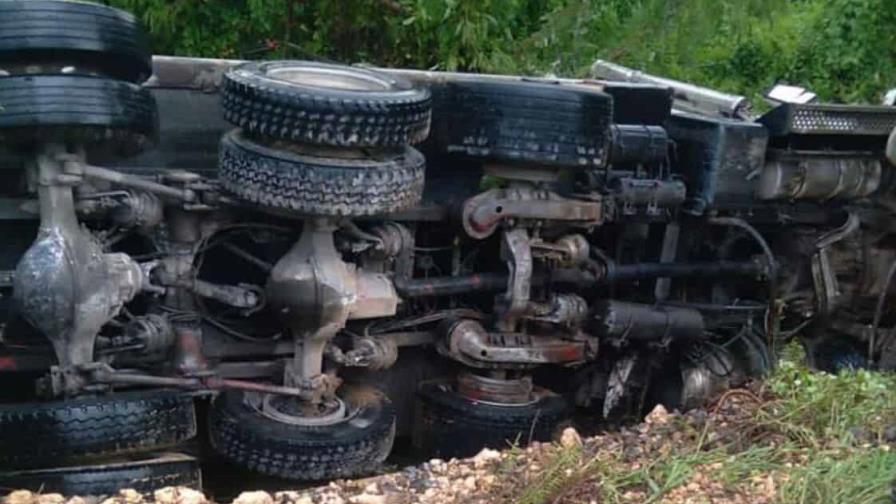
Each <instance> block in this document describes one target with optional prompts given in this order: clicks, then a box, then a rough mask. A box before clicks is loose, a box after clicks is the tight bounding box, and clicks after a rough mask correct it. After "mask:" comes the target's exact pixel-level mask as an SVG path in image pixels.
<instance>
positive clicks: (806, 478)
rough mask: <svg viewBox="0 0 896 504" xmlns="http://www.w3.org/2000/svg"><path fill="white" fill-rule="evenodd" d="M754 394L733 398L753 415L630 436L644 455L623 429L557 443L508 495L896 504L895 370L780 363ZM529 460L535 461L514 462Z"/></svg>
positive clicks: (518, 498) (531, 501) (530, 502)
mask: <svg viewBox="0 0 896 504" xmlns="http://www.w3.org/2000/svg"><path fill="white" fill-rule="evenodd" d="M759 395H760V396H762V399H763V401H762V402H761V404H754V403H751V402H747V403H744V404H743V405H742V406H738V408H741V407H742V408H747V409H748V410H749V411H747V409H742V410H740V413H738V412H737V411H735V413H734V414H733V416H725V415H720V416H718V417H716V416H711V417H709V418H710V419H709V421H707V422H706V423H705V424H703V425H702V427H701V426H695V425H693V423H692V422H690V421H688V420H687V418H688V417H687V416H672V417H670V420H669V425H665V426H661V427H659V428H658V429H654V428H653V427H651V428H650V429H645V428H643V427H642V428H641V430H640V431H638V432H639V434H638V437H637V439H636V441H635V442H634V445H635V446H641V450H642V451H643V453H642V454H641V456H638V457H631V456H629V455H627V454H626V453H625V452H626V450H630V449H631V446H633V443H632V442H631V440H628V441H625V440H623V441H621V442H617V441H614V439H613V438H616V437H620V436H624V434H613V435H609V436H605V438H606V439H605V440H604V441H601V443H602V444H600V445H598V446H596V447H590V448H589V444H588V443H586V445H585V447H583V448H579V447H570V448H564V447H561V446H557V445H553V446H551V447H550V448H547V449H546V451H545V453H544V454H543V457H542V459H541V461H540V462H538V463H539V465H540V466H541V470H539V471H533V472H532V474H531V476H530V477H529V478H528V480H527V484H526V485H525V486H524V488H522V489H521V490H520V491H518V492H517V493H516V494H515V495H514V497H513V499H512V500H513V501H514V502H520V503H524V504H535V503H541V502H591V501H597V502H602V503H623V502H646V503H658V502H670V503H672V502H714V500H713V498H723V497H724V498H728V499H731V500H729V501H726V502H750V503H759V502H767V503H776V504H777V503H780V504H813V503H825V504H838V503H843V504H847V503H849V504H853V503H862V504H865V503H868V504H874V503H881V504H883V503H889V502H892V501H891V500H890V497H889V492H890V491H891V484H892V483H893V481H894V479H896V442H894V437H896V376H894V375H892V374H881V373H873V372H869V371H864V370H860V371H854V372H846V373H840V374H837V375H831V374H826V373H818V372H812V371H809V370H808V369H806V368H805V367H804V366H802V365H799V364H795V363H794V362H792V361H785V362H783V363H782V364H781V365H780V366H779V367H778V368H777V369H776V370H775V371H774V373H773V374H772V375H771V376H770V377H768V379H767V380H766V381H765V382H764V384H763V385H762V390H761V391H760V394H759ZM608 443H609V444H608ZM614 443H615V444H614ZM638 443H641V444H640V445H638ZM522 454H523V452H521V451H518V452H517V454H516V455H514V457H512V458H515V457H517V456H519V457H522ZM525 464H530V465H531V464H532V462H531V460H525V461H520V462H519V465H520V467H522V466H523V465H525ZM687 499H690V500H687ZM738 499H740V500H738Z"/></svg>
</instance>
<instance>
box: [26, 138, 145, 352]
mask: <svg viewBox="0 0 896 504" xmlns="http://www.w3.org/2000/svg"><path fill="white" fill-rule="evenodd" d="M69 156H70V155H68V154H67V153H66V152H65V149H64V148H63V147H62V146H59V145H49V146H46V147H45V149H44V151H43V152H42V153H40V154H39V155H38V157H37V159H36V163H35V164H33V165H32V167H31V170H32V171H33V172H34V179H35V180H37V182H38V197H39V200H40V214H41V223H40V228H39V230H38V236H37V238H36V239H35V241H34V243H33V244H32V246H31V247H30V248H29V249H28V251H26V252H25V254H24V255H23V256H22V258H21V260H20V261H19V264H18V266H17V267H16V273H15V278H14V282H13V283H14V289H13V292H14V296H15V300H16V302H17V303H18V305H19V308H20V313H21V314H22V315H23V316H24V317H25V318H26V319H27V320H28V321H29V322H30V323H31V324H32V325H33V326H34V327H36V328H37V329H39V330H40V331H41V332H42V333H43V334H44V335H45V336H46V337H47V338H48V339H49V340H50V342H51V343H52V344H53V348H54V350H55V352H56V356H57V358H58V361H59V364H60V365H61V366H64V367H70V366H77V365H82V364H87V363H90V362H92V361H93V350H94V343H95V341H96V335H97V333H98V332H99V330H100V328H101V327H102V326H103V325H105V324H106V323H107V322H108V321H109V320H111V319H112V317H114V316H115V315H116V314H117V313H118V311H119V310H120V309H121V306H122V305H123V304H124V303H125V302H127V301H129V300H130V299H131V298H133V297H134V296H135V295H136V294H137V292H139V291H140V290H141V288H142V287H143V284H144V278H143V273H142V271H141V269H140V267H139V266H138V265H137V263H136V262H134V261H133V260H132V259H131V258H130V257H128V256H127V255H125V254H122V253H115V254H106V253H103V251H102V249H101V247H100V245H99V243H98V242H97V241H96V240H95V239H94V238H93V237H92V236H91V235H90V233H88V232H87V231H86V230H85V229H83V228H81V227H80V226H79V224H78V221H77V219H76V217H75V206H74V198H73V194H72V185H74V184H77V183H78V182H79V179H78V178H77V177H74V178H73V177H70V176H69V175H68V174H66V173H65V172H64V169H63V161H62V160H61V158H66V157H69Z"/></svg>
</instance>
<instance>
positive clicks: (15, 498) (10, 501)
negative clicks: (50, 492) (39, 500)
mask: <svg viewBox="0 0 896 504" xmlns="http://www.w3.org/2000/svg"><path fill="white" fill-rule="evenodd" d="M32 501H34V494H33V493H31V492H29V491H28V490H16V491H15V492H12V493H10V494H9V495H7V496H6V497H4V498H3V503H4V504H31V502H32Z"/></svg>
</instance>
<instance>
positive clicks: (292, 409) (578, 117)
mask: <svg viewBox="0 0 896 504" xmlns="http://www.w3.org/2000/svg"><path fill="white" fill-rule="evenodd" d="M0 32H2V34H3V37H0V149H2V150H0V178H2V180H3V184H2V185H0V191H2V195H0V226H2V227H3V231H2V233H3V236H4V237H5V238H4V240H3V248H2V254H0V257H2V260H3V264H2V265H0V288H2V289H3V296H2V297H0V303H2V306H3V314H4V320H3V333H2V340H0V381H2V383H3V387H2V393H3V403H2V404H0V465H2V470H3V471H4V472H3V473H2V474H0V481H2V482H3V484H4V485H10V484H11V485H15V486H29V485H31V486H34V487H36V488H45V489H62V490H63V491H76V492H85V493H103V492H104V491H107V490H106V489H107V488H112V487H114V486H116V485H120V484H122V482H127V483H124V484H135V485H137V486H138V488H143V489H150V488H152V487H154V486H160V485H162V484H172V483H182V484H193V485H198V484H199V474H198V466H197V465H196V460H195V459H193V458H191V457H189V456H184V455H171V454H170V452H171V451H172V450H174V451H177V446H178V444H179V443H183V442H184V441H187V440H189V439H190V438H192V437H194V436H195V435H196V433H197V415H196V409H195V408H196V404H197V402H198V403H202V404H203V408H202V410H203V411H205V410H206V409H207V410H208V411H207V420H203V421H202V422H199V423H200V424H203V425H207V429H205V430H207V434H208V436H209V438H210V441H211V446H212V447H213V449H214V450H215V451H216V452H217V453H219V454H220V455H221V456H223V457H224V458H226V459H228V460H230V461H232V462H233V463H235V464H237V465H240V466H243V467H246V468H248V469H251V470H254V471H258V472H261V473H265V474H269V475H275V476H280V477H286V478H295V479H306V480H309V479H312V480H316V479H327V478H335V477H347V476H354V475H359V474H363V473H369V472H372V471H375V470H376V469H377V467H378V465H379V464H380V463H382V462H383V461H384V460H385V459H386V457H387V456H388V455H389V453H390V450H391V448H392V445H393V441H394V439H395V438H396V436H402V437H409V438H411V439H413V440H414V442H415V444H417V445H419V446H421V447H423V448H426V449H429V450H431V451H432V452H433V453H436V454H438V455H439V456H444V457H448V456H457V455H466V454H471V453H474V452H475V451H477V450H478V449H480V448H481V447H483V446H502V445H506V444H508V443H511V442H520V443H525V442H527V441H529V440H533V439H538V440H544V439H548V438H550V437H551V435H552V433H553V432H554V431H555V429H556V428H557V427H558V426H560V425H564V424H566V423H567V422H569V421H571V418H572V417H573V414H574V412H576V411H586V412H590V413H591V414H592V417H595V418H600V417H602V418H606V419H607V420H609V421H618V420H621V419H624V418H625V417H626V416H627V415H630V414H633V413H638V412H640V411H642V410H643V409H645V408H649V407H651V406H653V405H655V404H657V403H662V404H665V405H667V406H668V407H672V408H687V407H692V406H695V405H698V404H700V403H702V402H704V401H705V400H706V399H707V398H709V397H711V396H712V395H713V394H715V393H717V392H718V391H720V390H723V389H725V388H726V387H730V386H732V385H735V384H738V383H741V382H743V381H745V380H747V379H750V378H751V377H760V376H761V375H762V374H763V373H765V372H766V371H767V370H768V369H770V367H772V366H774V362H775V359H776V354H777V352H778V350H779V349H780V348H781V345H782V344H783V343H785V342H787V341H789V340H792V339H798V340H799V341H800V342H802V343H803V344H804V346H805V348H806V349H807V355H808V357H809V359H810V361H811V362H810V363H811V364H812V365H814V366H816V367H818V368H821V369H826V370H836V369H839V368H843V367H856V366H867V367H878V368H887V369H893V368H894V367H896V338H894V336H893V330H892V328H893V327H894V325H896V317H894V310H893V303H894V300H893V298H892V296H887V292H888V290H889V289H890V288H891V283H892V280H893V276H894V272H896V241H894V235H893V231H892V230H891V229H890V227H891V226H892V222H893V220H892V215H893V212H894V209H896V201H894V199H893V167H892V165H890V164H889V163H888V161H887V160H886V157H885V146H886V142H887V137H888V135H889V134H890V132H891V131H892V130H893V128H894V126H896V109H894V108H890V107H883V106H849V105H830V104H818V103H803V104H797V103H783V104H778V105H777V106H775V107H773V108H772V109H771V110H770V111H769V112H767V113H765V114H762V115H761V116H758V117H754V116H752V115H751V113H750V111H749V109H748V108H747V107H746V104H747V102H746V100H744V99H743V98H740V97H732V96H728V95H724V94H722V93H717V92H714V91H710V90H706V89H703V88H699V87H696V86H692V85H688V84H684V83H680V82H675V81H669V80H665V79H658V78H654V77H651V76H648V75H644V74H640V73H637V72H632V71H629V70H628V69H625V68H622V67H618V66H615V65H613V64H609V63H604V62H598V63H597V64H596V65H595V67H594V72H595V75H594V79H587V80H566V79H529V78H520V77H513V76H496V75H476V74H462V73H443V72H422V71H413V70H394V69H377V68H368V67H348V66H339V65H332V64H323V63H312V62H302V61H266V62H241V61H225V60H206V59H193V58H175V57H154V58H152V57H151V55H150V53H149V52H148V50H147V44H146V39H145V36H144V34H143V33H142V32H141V31H140V29H139V27H138V25H137V23H136V21H135V19H134V18H133V17H131V16H130V15H128V14H126V13H123V12H120V11H118V10H115V9H112V8H109V7H105V6H100V5H94V4H88V3H82V2H65V1H57V0H35V1H28V2H23V1H0ZM209 399H210V401H211V403H210V405H208V406H207V408H206V407H205V401H207V400H209ZM160 450H164V451H165V453H164V454H163V455H161V456H160V455H158V453H159V451H160ZM110 482H112V483H110ZM104 485H105V486H104ZM110 485H112V486H111V487H110Z"/></svg>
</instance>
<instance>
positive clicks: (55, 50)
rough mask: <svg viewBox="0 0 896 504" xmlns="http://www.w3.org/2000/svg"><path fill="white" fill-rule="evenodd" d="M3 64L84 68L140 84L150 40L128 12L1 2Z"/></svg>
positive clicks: (36, 0) (52, 2)
mask: <svg viewBox="0 0 896 504" xmlns="http://www.w3.org/2000/svg"><path fill="white" fill-rule="evenodd" d="M0 31H2V32H4V35H5V37H3V38H2V39H0V68H2V67H3V62H13V63H29V64H33V63H42V62H54V63H64V64H68V65H78V64H87V65H91V66H94V67H96V68H100V69H101V70H102V71H103V72H104V74H105V75H108V76H109V77H113V78H117V79H122V80H126V81H130V82H134V83H137V82H142V81H144V80H145V79H146V78H147V77H149V75H151V74H152V54H151V51H150V49H149V40H148V38H147V37H146V34H145V33H144V32H143V29H142V27H141V26H140V24H139V22H138V21H137V19H136V18H135V17H134V16H133V15H131V14H130V13H128V12H125V11H122V10H120V9H116V8H113V7H109V6H106V5H101V4H96V3H90V2H69V1H60V0H27V1H12V2H0Z"/></svg>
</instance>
